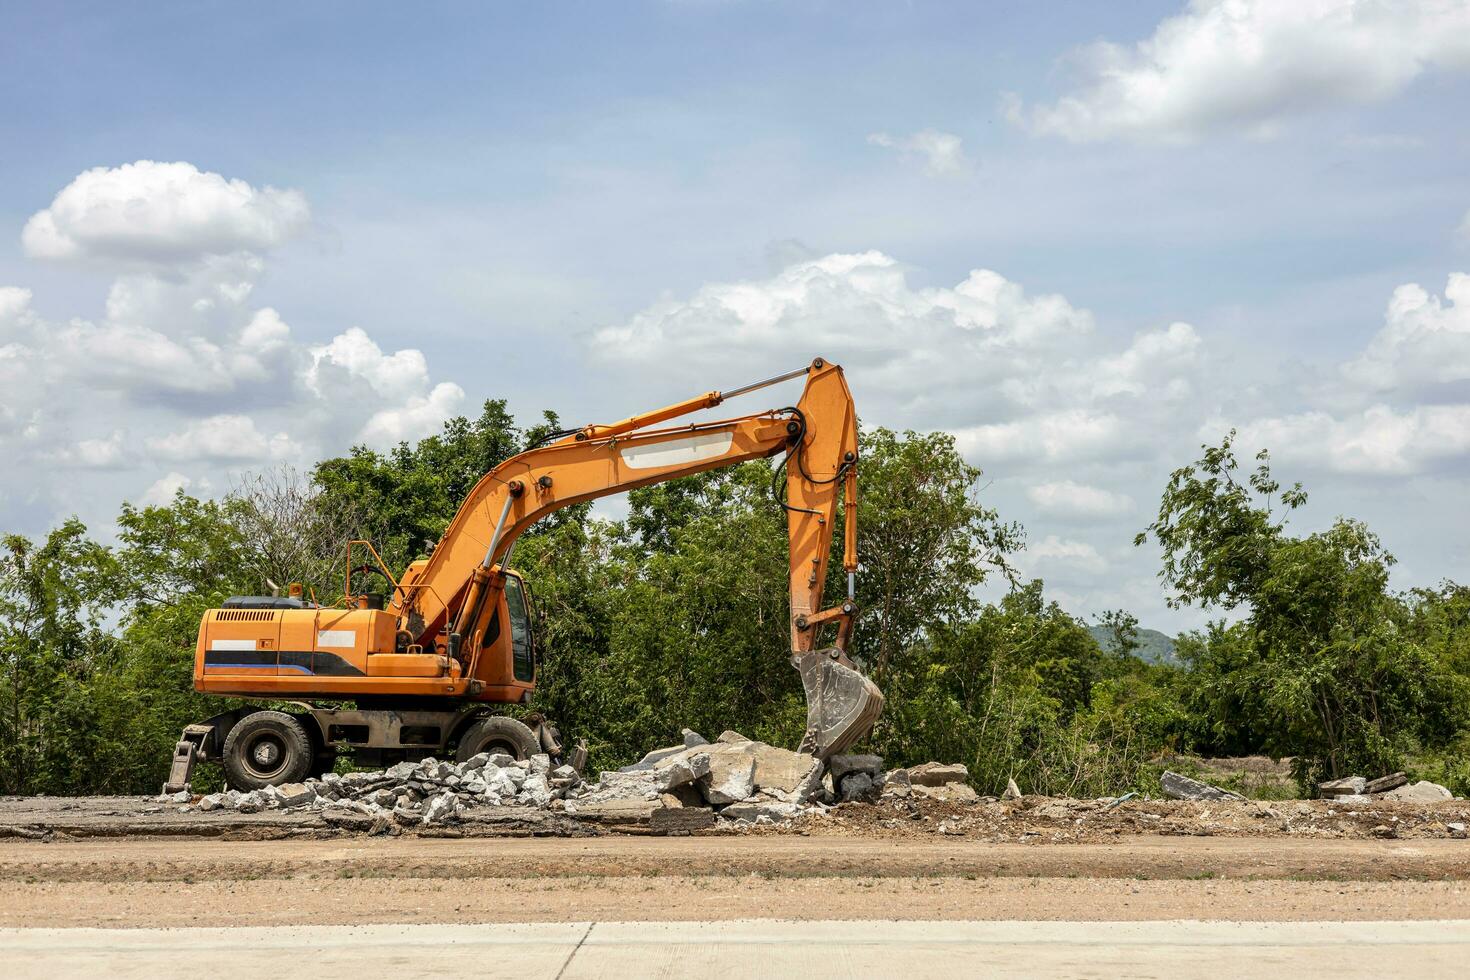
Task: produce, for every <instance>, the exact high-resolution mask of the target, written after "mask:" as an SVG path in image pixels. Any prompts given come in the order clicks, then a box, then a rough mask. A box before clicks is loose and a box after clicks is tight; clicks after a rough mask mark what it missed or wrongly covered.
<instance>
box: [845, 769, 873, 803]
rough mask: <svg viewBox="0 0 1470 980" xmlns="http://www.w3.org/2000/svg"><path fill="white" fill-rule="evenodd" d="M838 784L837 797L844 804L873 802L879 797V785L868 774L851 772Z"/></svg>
mask: <svg viewBox="0 0 1470 980" xmlns="http://www.w3.org/2000/svg"><path fill="white" fill-rule="evenodd" d="M836 782H837V797H838V799H840V800H841V801H842V802H844V803H855V802H862V801H871V800H872V799H874V798H875V797H876V796H877V795H878V784H877V783H875V782H873V777H872V776H870V775H868V774H867V773H866V772H850V773H848V774H847V775H846V776H844V777H842V778H841V779H838V780H837V781H836Z"/></svg>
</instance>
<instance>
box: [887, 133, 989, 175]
mask: <svg viewBox="0 0 1470 980" xmlns="http://www.w3.org/2000/svg"><path fill="white" fill-rule="evenodd" d="M868 142H869V143H871V144H872V145H873V146H881V147H883V148H885V149H890V150H897V151H898V153H899V156H900V157H901V158H902V159H903V160H905V161H912V162H917V163H918V164H919V165H920V166H921V167H922V168H923V170H924V173H926V174H928V175H929V176H930V177H955V176H958V175H960V174H963V173H965V172H967V171H968V170H969V169H970V160H969V158H968V157H966V156H965V146H964V141H963V140H962V139H960V138H959V137H958V136H956V135H955V134H954V133H945V132H942V131H940V130H937V129H921V130H919V131H918V132H917V133H910V134H909V135H908V136H897V137H895V136H891V135H889V134H888V133H870V134H868Z"/></svg>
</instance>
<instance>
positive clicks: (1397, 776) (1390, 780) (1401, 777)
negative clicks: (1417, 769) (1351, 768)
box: [1363, 772, 1409, 796]
mask: <svg viewBox="0 0 1470 980" xmlns="http://www.w3.org/2000/svg"><path fill="white" fill-rule="evenodd" d="M1408 782H1409V777H1408V775H1406V774H1405V773H1401V772H1394V773H1389V774H1388V775H1387V776H1379V777H1378V778H1377V779H1370V780H1368V782H1367V784H1366V785H1364V786H1363V792H1364V793H1366V794H1368V795H1370V796H1371V795H1372V794H1374V793H1387V792H1388V791H1389V790H1391V789H1398V788H1399V787H1400V786H1403V785H1406V784H1407V783H1408Z"/></svg>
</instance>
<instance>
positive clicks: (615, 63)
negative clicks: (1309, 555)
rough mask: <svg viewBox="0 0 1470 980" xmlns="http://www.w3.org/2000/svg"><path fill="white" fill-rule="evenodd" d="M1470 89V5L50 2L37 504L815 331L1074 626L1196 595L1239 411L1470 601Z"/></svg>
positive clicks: (1444, 0)
mask: <svg viewBox="0 0 1470 980" xmlns="http://www.w3.org/2000/svg"><path fill="white" fill-rule="evenodd" d="M1466 105H1470V4H1467V3H1466V2H1465V0H1421V2H1417V3H1408V2H1392V0H1377V2H1372V3H1369V2H1354V0H1304V2H1302V3H1300V4H1290V5H1285V4H1271V3H1266V2H1264V0H1234V2H1232V3H1230V4H1225V3H1222V2H1215V0H1197V2H1195V3H1193V4H1189V5H1185V4H1184V3H1182V2H1172V3H1137V4H1128V5H1104V4H1095V3H1089V4H1082V3H1073V4H1050V5H1044V6H1043V5H1035V4H1032V5H1020V4H1009V3H994V4H982V3H917V2H916V3H908V4H894V3H883V4H880V3H841V4H838V3H790V4H775V3H754V2H737V0H730V2H714V0H710V2H682V3H675V2H665V3H645V4H632V3H630V4H591V3H589V4H543V5H511V4H496V5H490V4H484V5H468V4H418V5H413V6H411V7H410V6H408V5H388V4H363V3H352V4H346V3H343V4H327V3H316V4H310V5H287V4H256V5H250V6H248V7H242V6H240V5H238V4H166V3H154V4H149V5H125V6H120V5H115V4H112V5H109V4H66V3H47V4H39V3H38V4H26V3H9V4H6V5H5V6H4V7H3V8H0V168H3V175H4V179H3V181H0V290H9V291H8V292H0V382H3V383H4V384H5V385H6V387H5V388H4V389H3V391H4V392H5V393H4V394H3V395H0V448H4V450H5V451H6V452H7V454H8V455H9V456H10V458H11V459H12V460H14V461H15V462H16V463H17V465H16V466H15V467H13V470H12V472H11V473H10V474H8V475H5V476H3V477H0V517H3V526H4V527H5V528H6V529H14V530H19V531H24V532H27V533H40V532H42V531H44V529H45V528H46V527H48V526H50V525H52V524H54V523H55V522H56V521H57V520H59V519H60V518H62V517H64V516H66V515H67V514H69V513H73V512H75V513H78V514H80V515H81V516H83V517H84V518H85V519H86V520H88V521H89V522H90V523H92V524H93V525H95V526H96V527H98V528H99V530H102V531H103V532H104V533H105V531H106V529H107V527H108V526H109V523H110V521H111V518H112V516H113V515H114V514H115V511H116V506H117V503H118V501H119V500H121V499H125V498H126V499H132V500H154V499H161V498H162V497H163V496H166V494H167V492H168V491H169V490H170V489H172V488H174V487H178V486H184V487H187V488H189V489H190V490H191V491H193V492H201V493H219V492H225V491H226V490H228V488H229V486H230V485H231V482H232V481H233V480H236V479H238V475H239V474H240V473H242V472H245V471H249V470H251V469H255V468H260V467H263V466H271V465H278V464H281V463H286V464H291V465H309V463H310V462H311V460H313V459H315V458H318V457H319V456H321V455H326V454H336V453H339V452H342V451H343V450H344V449H345V448H346V447H347V446H348V445H350V444H351V443H353V442H354V441H367V442H369V443H376V444H385V443H386V442H389V441H392V439H394V438H400V437H405V438H412V437H416V436H417V435H420V434H423V433H424V432H427V431H431V430H432V429H434V428H436V427H437V425H438V423H439V422H440V421H442V418H443V416H444V415H446V414H455V413H461V412H468V413H473V411H474V409H475V406H477V405H478V403H479V402H480V401H481V400H482V399H484V398H487V397H507V398H509V399H510V400H511V403H512V406H513V408H515V409H516V410H517V411H519V412H521V413H524V414H527V415H530V414H533V413H535V412H537V411H539V410H540V409H541V408H542V407H553V408H556V409H558V410H559V411H561V412H562V413H563V414H564V415H565V416H567V417H568V418H570V419H575V420H583V419H586V420H592V419H596V418H601V417H610V416H618V417H621V416H623V415H626V414H628V413H629V412H631V411H636V410H638V409H640V408H644V407H648V406H651V405H653V404H656V403H661V402H662V401H665V400H669V399H673V398H677V397H681V396H683V395H685V394H687V393H689V392H691V391H700V390H705V389H708V388H710V387H731V386H734V385H736V384H738V383H740V382H742V381H744V380H747V378H749V377H755V376H761V375H764V374H768V373H773V372H775V371H779V370H782V369H785V368H787V367H788V366H790V365H791V364H799V363H801V362H803V361H805V360H806V359H807V358H808V357H810V356H811V355H813V354H817V353H821V354H824V355H826V356H828V357H831V358H833V359H835V360H838V361H840V362H842V363H844V364H846V365H847V366H848V368H849V373H850V376H851V380H852V383H853V388H854V391H855V393H856V395H857V397H858V399H859V402H860V406H859V407H860V411H861V412H862V413H863V415H864V417H865V419H867V420H868V421H870V422H872V423H880V424H887V425H891V426H899V427H908V426H912V427H916V428H944V429H947V430H950V431H953V432H955V433H956V437H957V439H958V440H959V443H960V445H961V446H962V448H964V449H965V451H966V453H967V455H968V456H969V458H970V459H971V460H972V461H973V462H975V463H976V464H977V465H980V466H982V467H984V469H985V470H986V473H987V479H988V480H989V481H991V482H990V483H989V484H988V488H987V490H986V491H985V493H986V498H987V500H988V501H989V502H991V503H993V504H994V505H995V506H997V507H999V508H1001V510H1002V512H1003V513H1004V514H1005V515H1006V516H1008V517H1012V518H1015V519H1019V520H1022V521H1023V522H1025V524H1026V525H1027V527H1028V531H1029V536H1030V539H1031V542H1032V547H1031V549H1030V552H1029V554H1028V556H1027V558H1026V559H1025V562H1026V565H1027V570H1028V571H1030V572H1032V573H1034V574H1037V575H1041V576H1043V577H1045V578H1046V580H1047V581H1048V584H1049V585H1050V586H1052V587H1053V588H1054V590H1055V591H1056V593H1057V594H1058V596H1059V597H1060V598H1061V599H1062V600H1063V601H1064V603H1065V604H1066V605H1067V606H1068V608H1069V609H1071V610H1072V611H1073V612H1075V613H1077V614H1079V615H1086V616H1090V615H1093V614H1096V613H1098V612H1100V611H1102V610H1103V609H1106V608H1111V607H1114V606H1119V605H1126V606H1129V607H1130V608H1134V609H1136V610H1137V611H1138V612H1139V614H1140V615H1141V616H1142V617H1143V619H1144V620H1145V622H1151V623H1154V624H1156V625H1161V626H1165V627H1170V628H1172V627H1177V626H1184V625H1189V624H1191V623H1195V622H1198V621H1199V615H1198V614H1197V613H1190V612H1184V613H1175V612H1170V611H1168V610H1165V609H1163V607H1162V600H1161V597H1160V596H1159V593H1158V589H1157V586H1156V585H1155V583H1154V581H1153V572H1154V570H1155V569H1156V556H1154V555H1153V554H1151V553H1142V552H1136V551H1134V550H1133V549H1132V548H1131V546H1130V545H1129V541H1130V540H1131V537H1132V533H1133V532H1134V531H1136V530H1137V529H1138V528H1139V527H1141V526H1142V524H1143V523H1146V521H1147V519H1148V514H1149V512H1150V509H1151V506H1152V505H1153V504H1154V503H1155V502H1156V500H1157V496H1158V493H1159V491H1160V489H1161V488H1162V484H1163V482H1164V480H1165V478H1166V477H1167V473H1168V472H1169V470H1170V469H1171V468H1173V467H1174V466H1177V465H1179V464H1180V463H1182V462H1184V461H1186V460H1187V459H1189V458H1191V456H1192V454H1193V452H1194V451H1195V450H1196V448H1197V447H1198V445H1199V443H1200V442H1201V441H1204V440H1206V439H1210V438H1215V437H1216V436H1218V434H1219V433H1221V432H1223V431H1224V430H1225V429H1227V428H1229V427H1230V426H1237V427H1239V428H1240V429H1241V430H1242V439H1243V441H1244V442H1247V443H1249V444H1250V446H1251V448H1252V449H1254V448H1255V447H1256V445H1257V444H1260V445H1268V446H1269V447H1270V448H1271V449H1272V450H1273V452H1274V453H1275V455H1276V456H1277V457H1278V459H1279V461H1280V462H1279V467H1278V468H1279V469H1280V470H1281V471H1282V473H1283V474H1284V475H1287V476H1289V477H1291V478H1293V479H1296V478H1300V479H1303V480H1305V481H1307V483H1308V485H1309V488H1310V489H1311V490H1312V491H1313V504H1312V506H1311V508H1310V510H1309V511H1308V512H1307V513H1306V514H1305V515H1304V518H1303V520H1304V525H1305V526H1308V527H1313V526H1321V525H1322V524H1324V523H1326V522H1328V521H1330V520H1331V519H1332V518H1333V517H1334V516H1336V515H1337V514H1341V513H1346V514H1352V515H1355V516H1362V517H1364V518H1367V519H1368V520H1370V522H1371V523H1373V525H1374V526H1375V527H1377V528H1378V529H1379V530H1380V531H1381V532H1382V533H1383V535H1384V537H1385V540H1386V543H1387V544H1388V545H1389V547H1390V548H1391V550H1393V551H1394V552H1395V553H1396V554H1398V555H1399V557H1400V559H1401V561H1402V565H1401V568H1400V582H1401V584H1403V585H1405V586H1407V585H1412V584H1428V583H1432V582H1433V581H1435V580H1437V579H1438V578H1440V577H1443V576H1451V577H1457V578H1459V579H1462V580H1463V579H1465V578H1467V577H1470V545H1467V544H1466V543H1465V541H1464V538H1463V536H1462V535H1460V534H1458V533H1453V532H1457V531H1459V530H1461V529H1462V527H1463V524H1464V522H1463V520H1462V519H1461V517H1460V514H1459V510H1460V506H1461V504H1460V502H1461V501H1462V500H1463V499H1464V498H1465V492H1464V491H1465V489H1466V487H1465V483H1464V481H1465V473H1466V465H1465V464H1466V456H1467V454H1470V432H1467V433H1466V434H1465V435H1464V436H1463V437H1462V436H1461V432H1462V431H1463V430H1465V429H1466V427H1467V426H1470V404H1467V393H1470V387H1467V383H1470V286H1466V287H1464V289H1465V290H1466V293H1465V298H1464V299H1463V300H1461V301H1460V302H1459V303H1458V304H1457V303H1456V301H1455V298H1454V296H1447V295H1446V290H1447V289H1449V290H1451V292H1452V293H1454V295H1461V294H1460V293H1459V292H1457V291H1455V289H1454V288H1453V287H1452V285H1451V283H1452V279H1451V277H1452V276H1454V275H1456V274H1459V273H1464V272H1467V271H1470V214H1467V212H1470V124H1467V122H1466V120H1467V119H1470V113H1467V112H1466V111H1465V110H1464V106H1466ZM230 182H236V183H233V184H232V183H230ZM242 188H243V190H242ZM36 216H42V217H43V218H44V222H41V223H38V222H37V217H36ZM43 225H44V227H43ZM27 229H30V230H27ZM977 270H982V271H983V272H984V274H983V275H977V274H976V271H977ZM1414 284H1417V286H1418V287H1419V291H1418V292H1417V293H1416V292H1414V291H1413V289H1412V288H1411V287H1413V285H1414ZM263 311H264V312H263ZM82 351H86V352H87V353H86V354H83V353H81V352H82ZM1447 531H1449V532H1451V533H1446V532H1447Z"/></svg>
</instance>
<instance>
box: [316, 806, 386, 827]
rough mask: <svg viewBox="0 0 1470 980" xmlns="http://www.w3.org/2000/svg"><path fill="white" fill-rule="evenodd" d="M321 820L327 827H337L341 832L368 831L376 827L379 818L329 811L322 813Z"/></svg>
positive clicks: (352, 812) (351, 812)
mask: <svg viewBox="0 0 1470 980" xmlns="http://www.w3.org/2000/svg"><path fill="white" fill-rule="evenodd" d="M322 820H323V821H325V822H326V823H327V825H328V826H331V827H337V828H339V829H341V830H357V831H370V830H373V829H374V828H375V827H376V825H377V823H378V820H379V818H377V817H370V816H367V815H366V814H362V813H356V812H354V811H352V810H336V809H329V810H325V811H323V813H322Z"/></svg>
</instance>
